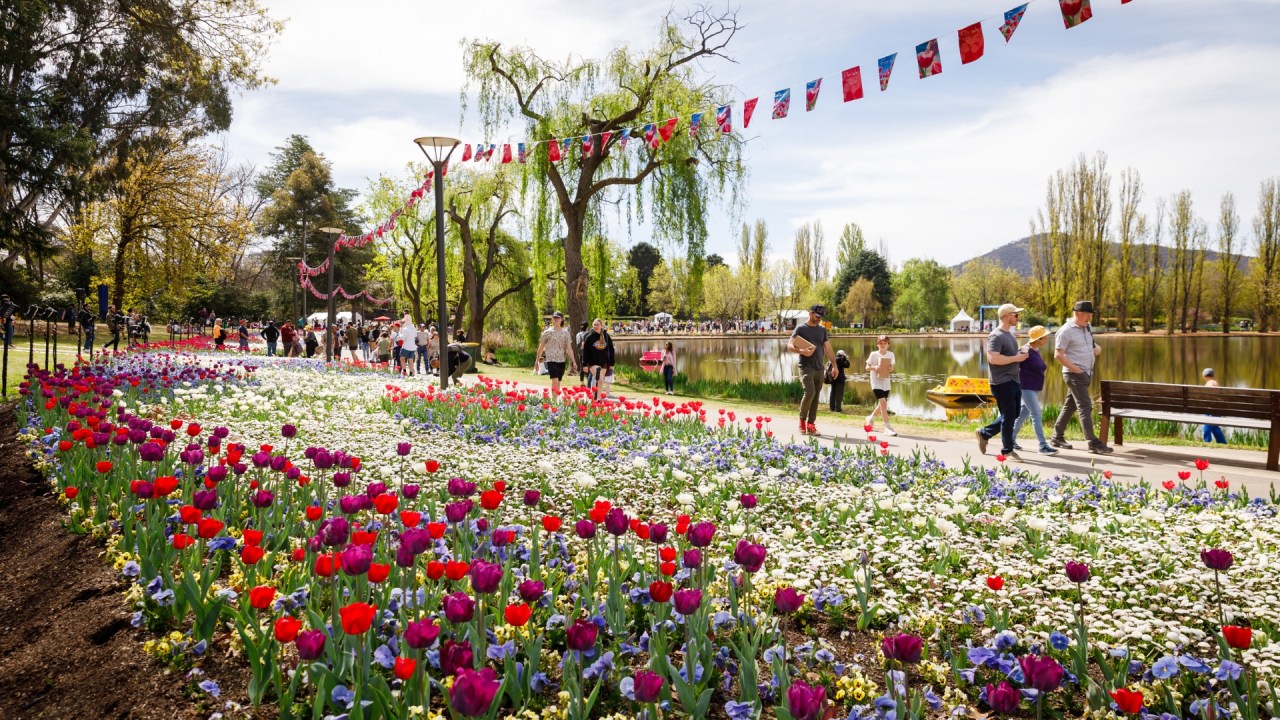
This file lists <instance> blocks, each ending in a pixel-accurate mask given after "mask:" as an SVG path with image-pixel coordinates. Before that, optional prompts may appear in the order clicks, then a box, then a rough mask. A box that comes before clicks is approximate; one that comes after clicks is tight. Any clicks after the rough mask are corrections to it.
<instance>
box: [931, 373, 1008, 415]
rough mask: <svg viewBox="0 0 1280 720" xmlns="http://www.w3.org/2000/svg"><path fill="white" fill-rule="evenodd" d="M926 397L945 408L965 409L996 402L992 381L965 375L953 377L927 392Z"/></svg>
mask: <svg viewBox="0 0 1280 720" xmlns="http://www.w3.org/2000/svg"><path fill="white" fill-rule="evenodd" d="M925 395H927V396H928V397H929V399H930V400H932V401H934V402H935V403H938V404H939V405H942V406H944V407H963V406H965V405H974V404H977V403H989V402H994V401H995V396H993V395H992V394H991V381H989V380H987V379H986V378H971V377H965V376H963V375H952V376H951V377H949V378H947V381H946V382H945V383H943V384H941V385H935V386H934V387H933V388H932V389H930V390H927V391H925Z"/></svg>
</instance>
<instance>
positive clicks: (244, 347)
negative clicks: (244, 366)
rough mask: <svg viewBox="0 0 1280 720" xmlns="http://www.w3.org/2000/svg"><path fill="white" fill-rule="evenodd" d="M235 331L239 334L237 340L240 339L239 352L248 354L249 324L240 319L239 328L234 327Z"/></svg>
mask: <svg viewBox="0 0 1280 720" xmlns="http://www.w3.org/2000/svg"><path fill="white" fill-rule="evenodd" d="M236 331H237V332H238V333H239V339H240V350H241V351H242V352H249V323H248V321H246V320H245V319H244V318H240V324H239V326H237V327H236Z"/></svg>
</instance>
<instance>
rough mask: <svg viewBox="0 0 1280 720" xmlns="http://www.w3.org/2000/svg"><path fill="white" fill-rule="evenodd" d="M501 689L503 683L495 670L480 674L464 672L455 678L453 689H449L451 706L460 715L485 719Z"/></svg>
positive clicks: (484, 670)
mask: <svg viewBox="0 0 1280 720" xmlns="http://www.w3.org/2000/svg"><path fill="white" fill-rule="evenodd" d="M500 687H502V683H501V682H499V681H498V678H497V674H496V673H494V671H493V668H484V669H482V670H480V671H479V672H476V671H474V670H462V671H460V672H459V673H458V676H457V677H456V678H454V681H453V687H451V688H449V706H450V707H451V708H453V710H454V712H456V713H458V714H459V715H465V716H466V717H484V716H485V715H488V714H489V708H490V707H491V706H492V705H493V699H494V697H496V696H497V694H498V689H499V688H500Z"/></svg>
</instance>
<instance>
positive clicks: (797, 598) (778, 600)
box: [773, 587, 804, 615]
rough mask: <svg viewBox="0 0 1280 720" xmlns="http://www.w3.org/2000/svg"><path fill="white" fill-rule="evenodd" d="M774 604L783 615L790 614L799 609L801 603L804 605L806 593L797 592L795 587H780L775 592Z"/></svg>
mask: <svg viewBox="0 0 1280 720" xmlns="http://www.w3.org/2000/svg"><path fill="white" fill-rule="evenodd" d="M773 605H774V607H776V608H778V612H780V613H782V614H783V615H790V614H791V613H793V612H795V611H797V610H799V609H800V606H801V605H804V595H803V594H802V593H798V592H796V589H795V588H791V587H785V588H778V589H777V591H776V592H774V593H773Z"/></svg>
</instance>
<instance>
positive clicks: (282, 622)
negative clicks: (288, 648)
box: [276, 615, 302, 643]
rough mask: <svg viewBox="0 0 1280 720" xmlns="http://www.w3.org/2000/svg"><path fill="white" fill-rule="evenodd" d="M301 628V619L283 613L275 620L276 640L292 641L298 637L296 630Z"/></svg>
mask: <svg viewBox="0 0 1280 720" xmlns="http://www.w3.org/2000/svg"><path fill="white" fill-rule="evenodd" d="M301 629H302V621H301V620H299V619H298V618H295V617H290V616H288V615H285V616H284V617H282V618H280V619H279V620H276V640H279V641H280V642H282V643H289V642H293V641H294V640H296V639H297V637H298V631H299V630H301Z"/></svg>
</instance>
